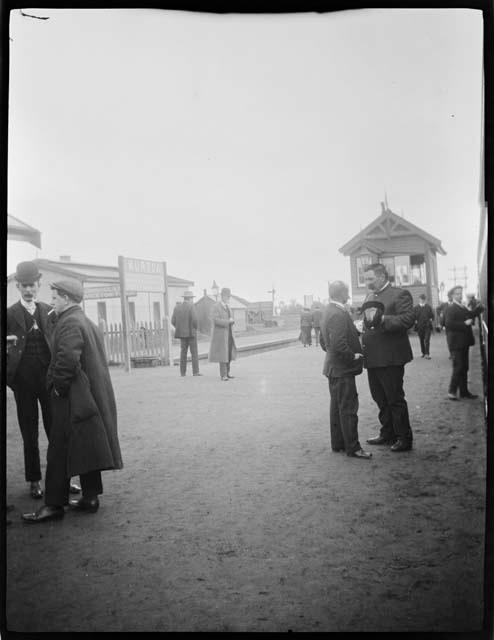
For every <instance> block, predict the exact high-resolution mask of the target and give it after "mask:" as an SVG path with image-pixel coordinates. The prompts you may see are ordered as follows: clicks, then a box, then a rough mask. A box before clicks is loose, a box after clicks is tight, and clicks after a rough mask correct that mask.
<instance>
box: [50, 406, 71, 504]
mask: <svg viewBox="0 0 494 640" xmlns="http://www.w3.org/2000/svg"><path fill="white" fill-rule="evenodd" d="M52 411H53V421H52V424H51V429H50V440H49V442H48V452H47V455H46V462H47V464H46V478H45V504H48V505H53V506H61V505H64V504H67V503H68V499H69V483H70V478H69V477H68V475H67V429H68V426H69V420H70V414H69V400H68V398H60V397H55V396H52Z"/></svg>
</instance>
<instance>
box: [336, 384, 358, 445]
mask: <svg viewBox="0 0 494 640" xmlns="http://www.w3.org/2000/svg"><path fill="white" fill-rule="evenodd" d="M329 388H330V393H331V409H330V416H331V417H330V420H331V429H332V431H331V443H332V444H331V446H332V447H333V448H342V445H343V446H344V448H345V451H346V452H347V454H352V453H354V452H355V451H358V450H359V449H360V448H361V447H360V442H359V439H358V428H357V427H358V394H357V387H356V385H355V376H344V377H342V378H330V387H329ZM333 425H334V440H333ZM333 442H334V443H335V444H334V446H333Z"/></svg>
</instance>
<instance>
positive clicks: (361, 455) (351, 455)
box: [347, 449, 372, 460]
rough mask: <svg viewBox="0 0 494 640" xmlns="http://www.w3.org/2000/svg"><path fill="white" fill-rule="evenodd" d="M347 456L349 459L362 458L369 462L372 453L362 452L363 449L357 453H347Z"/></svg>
mask: <svg viewBox="0 0 494 640" xmlns="http://www.w3.org/2000/svg"><path fill="white" fill-rule="evenodd" d="M347 455H348V457H349V458H362V460H369V459H370V458H372V453H367V451H364V450H363V449H357V451H354V452H353V453H348V454H347Z"/></svg>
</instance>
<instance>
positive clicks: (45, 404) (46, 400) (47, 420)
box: [38, 379, 53, 439]
mask: <svg viewBox="0 0 494 640" xmlns="http://www.w3.org/2000/svg"><path fill="white" fill-rule="evenodd" d="M38 399H39V404H40V406H41V415H42V417H43V427H44V429H45V433H46V437H47V438H48V439H50V429H51V423H52V419H53V417H52V413H51V399H50V393H49V391H48V390H47V389H46V381H45V379H43V380H40V383H39V390H38Z"/></svg>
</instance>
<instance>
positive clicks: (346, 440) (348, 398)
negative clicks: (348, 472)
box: [320, 280, 372, 460]
mask: <svg viewBox="0 0 494 640" xmlns="http://www.w3.org/2000/svg"><path fill="white" fill-rule="evenodd" d="M329 297H330V303H329V304H328V306H327V308H326V310H325V312H324V315H323V319H322V322H321V336H320V340H321V347H322V349H323V350H324V351H326V359H325V362H324V369H323V374H324V375H325V376H327V378H328V381H329V394H330V397H331V401H330V409H329V420H330V434H331V449H332V450H333V451H346V454H347V456H350V457H352V458H361V459H364V460H368V459H369V458H371V456H372V454H370V453H367V452H366V451H364V450H363V449H362V447H361V446H360V442H359V439H358V430H357V425H358V394H357V387H356V385H355V376H357V375H360V374H361V373H362V360H363V355H362V348H361V346H360V340H359V337H358V331H357V329H356V328H355V325H354V324H353V321H352V319H351V317H350V315H349V313H348V311H347V310H346V308H345V303H346V302H347V300H348V286H347V285H346V284H345V283H344V282H341V281H339V280H337V281H335V282H332V283H331V284H330V285H329Z"/></svg>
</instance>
